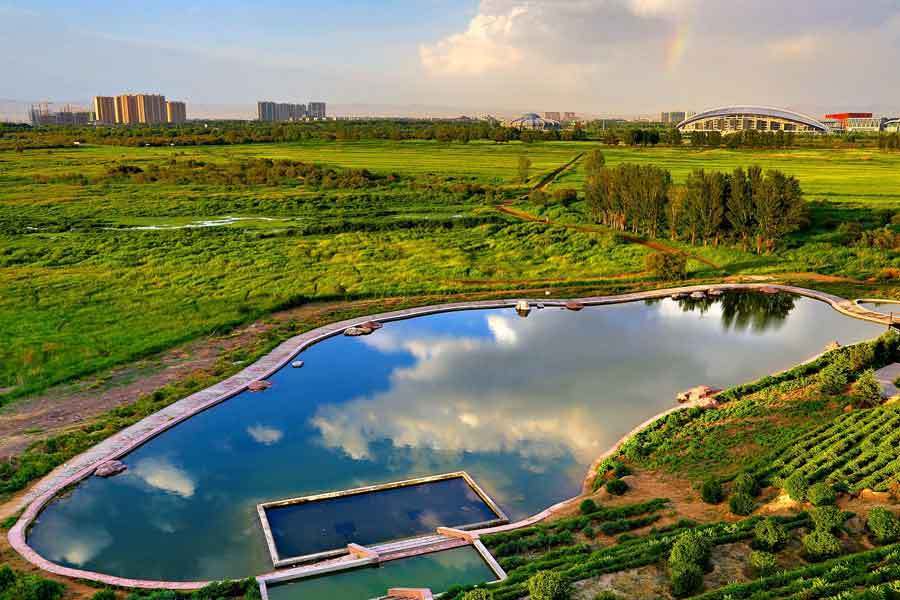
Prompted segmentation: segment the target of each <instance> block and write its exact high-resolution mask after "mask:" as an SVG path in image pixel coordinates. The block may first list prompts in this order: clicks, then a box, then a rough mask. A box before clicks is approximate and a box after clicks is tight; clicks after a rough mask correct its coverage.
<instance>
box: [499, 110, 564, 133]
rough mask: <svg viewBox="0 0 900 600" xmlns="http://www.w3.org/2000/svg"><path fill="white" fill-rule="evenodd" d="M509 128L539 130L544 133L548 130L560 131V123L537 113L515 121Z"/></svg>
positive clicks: (508, 124) (509, 124) (525, 115)
mask: <svg viewBox="0 0 900 600" xmlns="http://www.w3.org/2000/svg"><path fill="white" fill-rule="evenodd" d="M507 127H512V128H514V129H538V130H541V131H543V130H547V129H559V121H554V120H552V119H545V118H543V117H542V116H540V115H538V114H536V113H527V114H524V115H522V116H521V117H519V118H518V119H513V120H512V121H510V122H509V123H507Z"/></svg>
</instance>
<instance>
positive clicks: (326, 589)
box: [268, 546, 497, 600]
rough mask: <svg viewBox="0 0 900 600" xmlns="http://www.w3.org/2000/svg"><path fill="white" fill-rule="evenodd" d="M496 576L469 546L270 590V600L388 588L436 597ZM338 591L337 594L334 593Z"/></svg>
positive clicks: (350, 596) (348, 598) (355, 599)
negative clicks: (427, 591)
mask: <svg viewBox="0 0 900 600" xmlns="http://www.w3.org/2000/svg"><path fill="white" fill-rule="evenodd" d="M495 579H497V576H496V575H494V572H493V571H491V569H490V568H489V567H488V566H487V564H485V562H484V560H482V558H481V555H479V554H478V552H477V551H476V550H475V549H474V548H471V547H468V546H467V547H463V548H455V549H453V550H444V551H443V552H435V553H434V554H425V555H423V556H416V557H414V558H405V559H401V560H394V561H391V562H388V563H385V564H384V565H382V566H380V567H377V568H367V569H357V570H355V571H346V572H343V573H338V574H336V575H327V576H323V577H317V578H315V579H304V580H300V581H296V582H291V583H286V584H281V585H277V586H271V587H269V590H268V591H269V600H336V599H337V598H340V600H370V599H371V598H378V597H380V596H384V595H385V594H386V593H387V591H388V589H389V588H392V587H407V588H410V587H411V588H421V587H428V588H430V589H431V591H432V593H433V594H435V595H437V594H440V593H443V592H445V591H447V590H448V589H449V588H450V587H452V586H454V585H477V584H479V583H485V582H488V581H494V580H495ZM336 590H339V593H336Z"/></svg>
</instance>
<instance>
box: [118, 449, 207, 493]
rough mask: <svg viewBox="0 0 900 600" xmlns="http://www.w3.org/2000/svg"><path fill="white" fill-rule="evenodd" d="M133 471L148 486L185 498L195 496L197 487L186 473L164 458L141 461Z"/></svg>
mask: <svg viewBox="0 0 900 600" xmlns="http://www.w3.org/2000/svg"><path fill="white" fill-rule="evenodd" d="M132 471H133V473H134V474H135V475H137V476H138V477H139V478H141V479H142V480H143V481H144V482H145V483H146V484H147V485H149V486H151V487H155V488H157V489H160V490H163V491H166V492H170V493H172V494H176V495H178V496H182V497H184V498H190V497H191V496H193V495H194V491H195V489H196V487H197V484H196V483H195V482H194V480H193V479H192V478H191V477H190V475H188V473H187V472H186V471H184V470H183V469H181V468H179V467H176V466H175V465H173V464H172V463H170V462H169V461H168V460H166V459H162V458H144V459H141V460H139V461H138V462H137V463H136V464H135V465H134V469H132Z"/></svg>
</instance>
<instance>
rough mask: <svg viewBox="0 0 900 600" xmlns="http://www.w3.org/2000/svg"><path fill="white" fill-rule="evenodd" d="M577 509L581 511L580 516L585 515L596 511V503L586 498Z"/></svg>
mask: <svg viewBox="0 0 900 600" xmlns="http://www.w3.org/2000/svg"><path fill="white" fill-rule="evenodd" d="M578 509H579V510H580V511H581V514H583V515H587V514H590V513H592V512H594V511H596V510H597V503H596V502H594V501H593V500H591V499H590V498H586V499H585V500H582V501H581V504H580V505H579V507H578Z"/></svg>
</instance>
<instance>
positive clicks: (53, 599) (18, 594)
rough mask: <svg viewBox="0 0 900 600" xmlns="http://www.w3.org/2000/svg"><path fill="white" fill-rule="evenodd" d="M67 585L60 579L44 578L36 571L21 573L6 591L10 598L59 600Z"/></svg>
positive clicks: (6, 596)
mask: <svg viewBox="0 0 900 600" xmlns="http://www.w3.org/2000/svg"><path fill="white" fill-rule="evenodd" d="M65 589H66V587H65V586H64V585H63V584H61V583H59V582H58V581H53V580H51V579H44V578H43V577H41V576H40V575H38V574H36V573H34V574H32V573H29V574H26V573H19V574H17V575H16V577H15V581H14V582H13V584H12V585H11V586H10V587H9V588H8V589H7V590H6V592H4V595H3V596H0V597H2V598H4V599H6V598H9V600H59V599H60V598H62V596H63V593H64V592H65Z"/></svg>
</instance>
